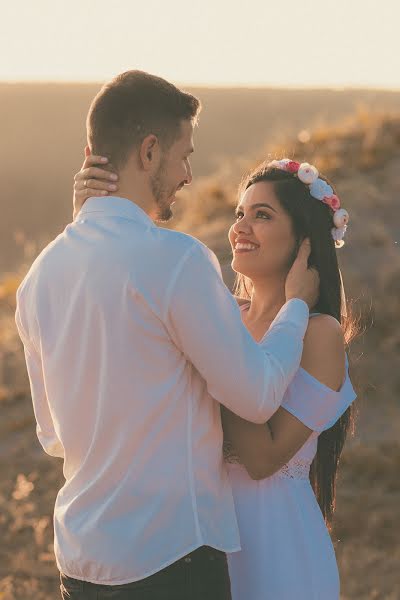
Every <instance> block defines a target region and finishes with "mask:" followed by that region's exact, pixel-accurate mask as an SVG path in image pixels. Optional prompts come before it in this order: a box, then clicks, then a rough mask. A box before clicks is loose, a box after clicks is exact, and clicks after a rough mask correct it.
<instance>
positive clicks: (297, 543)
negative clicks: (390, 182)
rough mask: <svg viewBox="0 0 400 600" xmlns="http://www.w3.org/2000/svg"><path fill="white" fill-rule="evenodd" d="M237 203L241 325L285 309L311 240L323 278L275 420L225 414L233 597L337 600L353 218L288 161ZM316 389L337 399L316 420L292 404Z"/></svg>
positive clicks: (349, 392)
mask: <svg viewBox="0 0 400 600" xmlns="http://www.w3.org/2000/svg"><path fill="white" fill-rule="evenodd" d="M88 164H90V163H88ZM88 176H89V177H90V179H91V187H93V185H95V186H96V188H97V189H100V190H104V192H105V193H107V190H109V187H108V184H106V183H104V180H103V179H106V178H107V177H109V173H106V172H103V171H101V170H97V169H95V170H93V168H92V170H90V171H89V172H87V171H85V175H84V176H83V175H80V174H78V175H77V176H76V180H77V185H76V197H75V201H76V203H77V206H76V207H75V208H76V209H79V207H80V205H81V204H82V202H83V201H84V200H85V199H86V197H87V196H88V192H87V191H86V190H85V189H83V190H82V191H81V187H82V186H81V185H79V182H80V181H81V179H82V178H83V177H86V178H87V177H88ZM94 178H95V179H96V178H98V180H97V181H93V179H94ZM114 185H116V184H114ZM109 191H115V190H109ZM98 195H99V194H98ZM239 198H240V200H239V205H238V207H237V210H236V222H235V223H234V224H233V225H232V227H231V229H230V232H229V240H230V243H231V246H232V250H233V261H232V267H233V269H234V270H235V271H236V272H237V274H238V275H237V285H236V293H237V297H238V301H239V303H240V304H241V310H242V318H243V322H244V324H245V325H246V327H247V328H248V330H249V332H250V333H251V335H252V336H253V337H254V339H255V340H260V339H261V338H262V336H263V335H264V332H265V330H266V329H267V328H268V327H269V326H270V324H271V323H272V322H273V320H274V318H275V316H276V315H277V313H278V312H279V310H280V308H281V307H282V306H283V304H284V303H285V280H286V276H287V274H288V272H289V270H290V267H291V265H292V263H293V261H294V259H295V257H296V255H297V251H298V248H299V246H300V244H301V241H302V240H303V239H304V238H306V237H309V238H310V241H311V247H312V253H311V256H310V263H312V265H313V266H314V267H316V268H317V270H318V272H319V275H320V298H319V301H318V304H317V306H315V307H314V310H313V311H312V313H311V315H310V317H311V318H310V323H309V327H308V330H307V333H306V337H305V340H304V352H303V356H302V361H301V367H300V369H299V371H298V372H297V373H296V375H295V377H294V379H293V380H292V382H291V384H290V386H289V387H288V389H287V392H286V394H285V398H284V401H283V403H282V406H281V408H280V409H279V410H278V411H277V412H276V413H275V414H274V415H273V417H272V418H271V419H270V421H268V423H267V424H265V425H256V424H253V423H248V422H246V421H244V420H242V419H240V418H239V417H237V416H236V415H234V414H232V413H230V412H229V411H228V410H227V409H225V408H222V421H223V427H224V439H225V443H224V455H225V459H226V462H227V468H228V472H229V476H230V481H231V484H232V489H233V494H234V500H235V507H236V513H237V518H238V524H239V531H240V537H241V546H242V550H241V551H240V552H237V553H234V554H231V555H229V556H228V564H229V572H230V578H231V587H232V597H233V600H262V599H271V600H289V599H290V600H293V599H296V600H313V599H317V598H318V599H320V598H323V599H324V600H337V599H338V598H339V577H338V571H337V565H336V560H335V554H334V550H333V546H332V543H331V540H330V537H329V533H328V528H329V527H330V525H331V521H332V515H333V511H334V506H335V481H336V473H337V468H338V462H339V457H340V454H341V451H342V448H343V444H344V441H345V438H346V434H347V431H348V429H349V426H350V425H351V421H352V410H353V408H352V402H353V400H354V398H355V393H354V390H353V388H352V385H351V382H350V379H349V375H348V361H347V356H346V352H345V344H346V343H348V342H349V341H350V338H351V337H352V325H351V322H350V320H349V319H348V318H346V317H345V316H344V315H345V314H346V302H345V299H344V295H343V294H342V293H341V292H342V285H341V277H340V271H339V268H338V262H337V257H336V250H335V247H337V248H339V247H341V246H342V245H343V243H344V242H343V237H344V234H345V232H346V228H347V223H348V218H349V217H348V213H347V212H346V211H345V210H344V209H341V208H340V200H339V198H338V197H337V195H336V194H335V193H334V189H333V188H332V187H331V186H330V184H329V183H328V182H327V181H326V180H325V179H324V178H323V177H320V176H319V173H318V171H317V169H316V168H315V167H313V166H312V165H308V164H307V163H303V164H301V165H300V164H299V163H296V162H294V161H290V160H289V159H283V160H281V161H272V162H271V163H264V164H262V165H260V166H259V167H257V168H256V169H255V171H253V172H252V173H251V174H250V175H249V176H248V177H247V179H246V180H245V181H244V183H243V184H242V187H241V189H240V194H239ZM321 340H322V342H321ZM310 394H312V395H313V396H314V397H315V398H316V399H318V398H319V397H321V398H322V397H324V398H328V399H329V403H328V406H329V410H328V411H325V412H323V411H322V410H321V411H320V414H307V410H306V408H307V403H305V404H304V410H303V409H301V410H299V409H298V408H295V406H296V407H297V404H298V399H299V397H301V396H302V395H303V396H304V397H305V398H306V397H307V396H309V395H310ZM293 397H296V401H297V402H296V403H294V404H293V405H292V403H291V400H292V399H293ZM323 404H324V406H326V403H323ZM321 405H322V404H321Z"/></svg>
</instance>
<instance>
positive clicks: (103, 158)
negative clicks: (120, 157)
mask: <svg viewBox="0 0 400 600" xmlns="http://www.w3.org/2000/svg"><path fill="white" fill-rule="evenodd" d="M100 160H101V162H108V158H106V157H105V156H102V157H101V159H100Z"/></svg>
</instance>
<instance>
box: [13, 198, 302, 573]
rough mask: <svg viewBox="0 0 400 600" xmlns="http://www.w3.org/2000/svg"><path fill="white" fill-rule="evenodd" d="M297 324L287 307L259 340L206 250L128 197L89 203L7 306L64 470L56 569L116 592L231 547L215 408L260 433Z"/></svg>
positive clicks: (49, 442) (42, 427) (294, 310)
mask: <svg viewBox="0 0 400 600" xmlns="http://www.w3.org/2000/svg"><path fill="white" fill-rule="evenodd" d="M308 316H309V311H308V307H307V305H306V304H305V303H304V302H303V301H301V300H291V301H290V302H288V303H287V304H286V305H285V306H284V307H283V308H282V310H281V311H280V313H279V315H278V316H277V318H276V319H275V321H274V323H273V324H272V326H271V328H270V331H269V333H268V335H267V336H266V337H265V338H264V339H263V341H262V342H261V343H260V344H259V345H258V344H256V343H255V342H254V341H253V339H252V338H251V336H250V334H249V333H248V332H247V330H246V329H245V327H244V326H243V325H242V322H241V317H240V311H239V308H238V306H237V304H236V302H235V300H234V298H233V297H232V295H231V294H230V293H229V291H228V289H227V288H226V286H225V285H224V283H223V281H222V278H221V273H220V268H219V264H218V261H217V259H216V257H215V255H214V254H213V253H212V252H211V251H210V250H208V249H207V248H206V247H205V246H204V245H203V244H201V243H200V242H199V241H198V240H196V239H194V238H192V237H190V236H188V235H184V234H182V233H178V232H175V231H171V230H168V229H162V228H159V227H157V226H156V225H155V224H154V223H153V222H152V221H151V220H150V219H149V217H148V216H147V215H146V214H145V213H144V212H143V211H142V210H141V209H140V208H139V207H138V206H137V205H135V204H134V203H132V202H130V201H129V200H127V199H124V198H117V197H107V198H91V199H89V200H88V201H87V202H86V203H85V205H84V207H83V209H82V210H81V211H80V213H79V214H78V216H77V217H76V219H75V221H74V223H71V224H70V225H68V226H67V227H66V229H65V231H64V232H63V233H62V234H61V235H59V236H58V237H57V238H56V239H55V240H54V241H53V242H52V243H51V244H49V246H47V248H45V250H44V251H43V252H42V253H41V254H40V256H39V257H38V258H37V259H36V261H35V262H34V264H33V265H32V267H31V269H30V271H29V273H28V275H27V276H26V278H25V279H24V281H23V282H22V284H21V286H20V288H19V290H18V294H17V312H16V322H17V326H18V329H19V332H20V336H21V338H22V341H23V344H24V348H25V354H26V362H27V368H28V372H29V377H30V383H31V391H32V399H33V405H34V410H35V415H36V419H37V434H38V437H39V440H40V442H41V444H42V446H43V448H44V449H45V451H46V452H48V453H49V454H51V455H53V456H59V457H62V458H63V459H64V475H65V484H64V486H63V487H62V489H61V490H60V491H59V493H58V496H57V500H56V505H55V519H54V526H55V553H56V559H57V564H58V567H59V569H60V570H61V571H63V572H64V573H65V574H66V575H69V576H71V577H74V578H77V579H82V580H85V581H90V582H94V583H102V584H109V585H111V584H123V583H127V582H131V581H136V580H139V579H142V578H145V577H147V576H149V575H151V574H153V573H155V572H157V571H159V570H161V569H162V568H164V567H166V566H167V565H169V564H171V563H173V562H175V561H176V560H178V559H179V558H181V557H182V556H184V555H185V554H187V553H189V552H191V551H192V550H194V549H196V548H197V547H199V546H202V545H209V546H213V547H214V548H218V549H221V550H224V551H226V552H234V551H236V550H239V549H240V543H239V535H238V528H237V522H236V517H235V512H234V505H233V499H232V493H231V488H230V485H229V481H228V478H227V472H226V470H225V466H224V462H223V455H222V428H221V420H220V405H219V403H222V404H224V405H225V406H226V407H228V408H229V409H230V410H232V411H233V412H235V413H237V414H238V415H239V416H241V417H243V418H244V419H247V420H249V421H253V422H255V423H263V422H265V421H266V420H267V419H268V418H269V417H270V416H271V415H272V414H273V413H274V411H275V410H276V409H277V408H278V406H279V405H280V403H281V401H282V398H283V395H284V392H285V390H286V388H287V386H288V384H289V383H290V381H291V380H292V378H293V376H294V374H295V373H296V371H297V369H298V367H299V364H300V358H301V354H302V348H303V337H304V334H305V331H306V328H307V325H308ZM303 401H304V400H303Z"/></svg>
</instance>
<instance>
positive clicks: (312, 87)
mask: <svg viewBox="0 0 400 600" xmlns="http://www.w3.org/2000/svg"><path fill="white" fill-rule="evenodd" d="M107 81H109V80H108V79H106V80H104V81H100V80H83V79H82V80H80V79H65V80H63V79H42V80H41V79H15V80H13V79H0V85H60V86H62V85H100V86H101V85H104V83H106V82H107ZM175 85H176V86H178V87H191V88H198V89H217V90H218V89H219V90H229V89H244V90H245V89H253V90H261V89H271V90H292V91H296V90H309V91H322V90H323V91H339V92H341V91H353V90H354V91H378V92H400V86H398V87H390V86H379V85H376V86H375V85H368V84H365V85H356V84H326V85H317V84H303V85H300V84H284V83H282V84H274V83H270V84H269V83H234V82H233V83H218V84H215V83H193V82H176V83H175Z"/></svg>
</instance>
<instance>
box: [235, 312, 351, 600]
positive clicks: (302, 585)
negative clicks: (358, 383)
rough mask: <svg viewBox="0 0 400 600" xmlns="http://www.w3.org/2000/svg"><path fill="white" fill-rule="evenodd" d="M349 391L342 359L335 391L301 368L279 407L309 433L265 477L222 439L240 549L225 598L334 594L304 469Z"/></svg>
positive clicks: (310, 598) (299, 599)
mask: <svg viewBox="0 0 400 600" xmlns="http://www.w3.org/2000/svg"><path fill="white" fill-rule="evenodd" d="M314 314H316V313H314ZM355 397H356V394H355V392H354V390H353V387H352V385H351V382H350V379H349V375H348V362H347V357H346V379H345V381H344V383H343V385H342V387H341V389H340V390H339V392H335V391H333V390H331V389H330V388H329V387H327V386H325V385H324V384H322V383H320V382H319V381H318V380H317V379H315V378H314V377H312V376H311V375H310V374H309V373H308V372H306V371H305V370H304V369H302V368H300V369H299V371H298V372H297V373H296V375H295V377H294V379H293V380H292V382H291V384H290V386H289V388H288V390H287V392H286V394H285V398H284V400H283V403H282V406H284V407H285V408H286V410H288V411H289V412H291V413H292V414H294V415H295V416H296V417H297V418H299V419H300V420H301V421H302V422H304V423H305V424H306V425H307V426H308V427H310V428H311V429H313V434H312V435H311V437H310V438H309V439H308V440H307V442H306V443H305V444H304V446H303V447H302V448H301V449H300V451H299V452H298V453H297V454H296V455H295V456H294V457H293V458H292V459H291V460H290V461H289V462H288V464H286V465H285V466H284V467H283V468H282V469H281V470H280V471H278V472H277V473H275V474H274V475H272V476H271V477H268V478H267V479H263V480H260V481H255V480H253V479H251V478H250V477H249V475H248V474H247V471H246V469H245V468H244V466H243V465H241V464H240V462H239V459H238V457H237V456H235V453H234V448H232V446H231V445H230V444H229V443H226V444H225V445H224V454H225V460H226V462H227V468H228V473H229V478H230V481H231V485H232V490H233V496H234V501H235V508H236V515H237V519H238V524H239V532H240V540H241V548H242V549H241V551H240V552H235V553H232V554H228V567H229V574H230V579H231V589H232V600H317V599H318V600H338V599H339V575H338V569H337V564H336V558H335V552H334V549H333V546H332V542H331V539H330V536H329V533H328V531H327V528H326V526H325V522H324V519H323V516H322V513H321V511H320V508H319V506H318V503H317V500H316V498H315V495H314V492H313V490H312V488H311V485H310V481H309V470H310V465H311V463H312V461H313V458H314V456H315V454H316V451H317V441H318V435H319V433H320V432H321V431H323V430H324V429H328V428H329V427H331V426H332V425H333V424H334V423H335V422H336V420H337V419H338V418H339V417H340V416H341V415H342V414H343V412H344V411H345V410H346V408H347V407H348V406H349V405H350V404H351V402H352V401H353V400H354V399H355ZM301 398H304V405H303V403H301V402H300V403H299V399H301ZM299 404H300V406H299Z"/></svg>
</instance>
